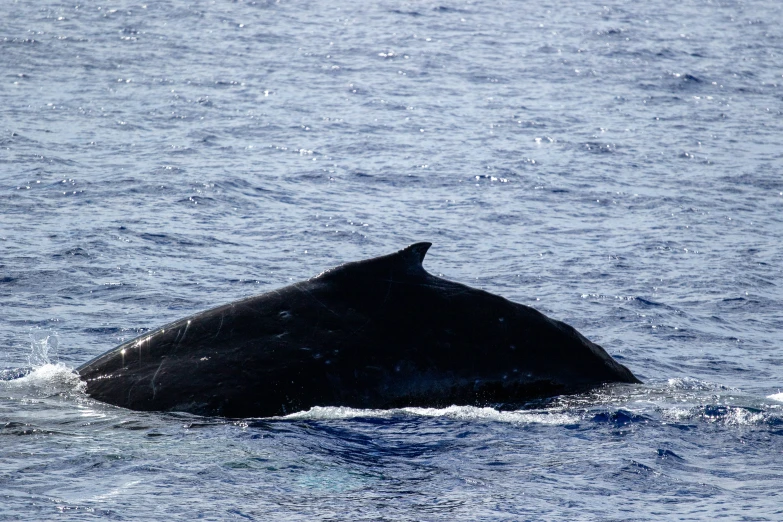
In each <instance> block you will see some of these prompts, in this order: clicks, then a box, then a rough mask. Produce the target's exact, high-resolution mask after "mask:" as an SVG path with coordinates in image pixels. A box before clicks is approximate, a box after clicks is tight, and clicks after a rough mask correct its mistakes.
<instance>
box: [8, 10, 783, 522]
mask: <svg viewBox="0 0 783 522" xmlns="http://www.w3.org/2000/svg"><path fill="white" fill-rule="evenodd" d="M0 20H2V21H1V22H0V100H1V101H2V103H1V104H0V303H2V306H1V309H2V313H1V314H0V364H2V368H3V370H1V371H2V375H0V378H1V379H2V380H0V519H25V520H41V519H50V518H62V519H69V518H72V519H81V518H83V517H84V516H85V514H86V513H89V514H93V515H100V516H103V517H106V518H113V519H149V520H153V519H160V518H163V517H166V518H187V519H192V518H199V517H200V518H204V519H215V520H218V519H232V518H236V519H256V520H270V519H279V520H285V519H290V520H304V519H308V520H309V519H314V518H317V519H335V520H337V519H340V520H343V519H352V520H358V519H373V520H376V519H377V520H411V519H417V520H444V519H449V520H541V519H545V520H661V519H668V520H712V519H715V518H719V517H723V518H726V519H729V520H739V519H743V520H780V519H783V498H782V497H781V484H783V464H781V462H780V456H781V453H782V452H783V394H781V391H783V375H781V363H783V292H781V275H782V274H781V272H782V269H781V267H783V248H782V247H781V243H782V242H783V148H782V147H781V146H780V143H781V142H783V118H781V111H782V110H783V58H782V56H783V6H782V5H781V4H780V3H778V2H774V1H771V0H767V1H762V0H759V1H744V2H740V1H713V2H710V1H689V0H686V1H684V2H678V3H676V4H674V5H672V4H670V3H664V2H660V1H653V2H647V3H635V4H626V3H624V2H608V3H607V2H589V1H572V2H567V3H556V2H551V3H550V2H464V1H461V2H446V3H444V2H429V1H419V2H416V1H408V2H388V1H386V2H376V3H372V4H371V5H370V4H356V3H355V2H354V3H350V2H343V3H338V2H331V1H322V2H290V3H289V2H280V3H275V2H227V1H220V0H218V1H215V2H207V1H194V2H149V3H147V4H142V3H134V2H122V1H118V2H105V3H100V2H99V3H94V2H84V3H78V4H77V3H76V2H69V3H65V2H56V1H42V2H13V1H9V2H4V3H2V5H0ZM424 240H427V241H432V242H433V243H434V246H433V248H432V249H431V251H430V253H429V254H428V257H427V260H426V261H425V267H427V268H428V269H429V270H430V271H431V272H433V273H435V274H443V275H444V276H445V277H448V278H450V279H454V280H457V281H460V282H464V283H468V284H471V285H473V286H478V287H481V288H484V289H487V290H489V291H492V292H494V293H498V294H501V295H504V296H505V297H508V298H510V299H512V300H515V301H518V302H521V303H525V304H529V305H532V306H535V307H536V308H538V309H540V310H542V311H543V312H545V313H547V314H548V315H551V316H553V317H555V318H558V319H562V320H565V321H567V322H569V323H570V324H572V325H574V326H575V327H577V328H578V329H579V330H580V331H581V332H582V333H584V334H585V335H586V336H587V337H589V338H590V339H592V340H594V341H596V342H598V343H599V344H601V345H602V346H604V347H605V348H606V349H607V351H609V352H610V353H611V354H612V355H613V356H615V357H616V358H617V359H618V360H620V361H621V362H623V363H624V364H626V365H627V366H629V367H630V368H631V369H632V370H633V371H634V372H635V373H636V374H637V375H638V376H640V377H641V378H642V379H644V381H645V383H646V384H644V385H642V386H631V387H616V388H607V389H604V390H598V391H596V392H595V393H594V394H591V395H588V396H580V397H564V398H561V399H558V400H557V401H555V402H554V403H553V404H550V405H548V407H547V408H545V409H529V410H524V411H520V412H503V413H499V412H496V411H494V410H487V409H479V408H464V407H452V408H447V409H445V410H422V409H410V410H400V411H360V410H344V409H337V408H326V409H316V410H313V411H310V412H304V413H300V414H295V415H293V416H291V417H290V418H286V419H273V420H249V421H245V422H234V421H227V420H224V419H206V418H199V417H194V416H189V415H181V414H149V413H137V412H131V411H127V410H121V409H118V408H114V407H111V406H107V405H103V404H100V403H97V402H95V401H92V400H90V399H88V398H87V397H85V396H84V394H83V393H82V392H81V391H80V386H79V383H78V381H77V380H76V379H75V378H74V377H73V375H72V374H71V373H70V371H69V368H73V367H75V366H77V365H78V364H80V363H82V362H84V361H86V360H88V359H90V358H91V357H93V356H95V355H97V354H99V353H101V352H103V351H105V350H107V349H109V348H111V347H113V346H114V345H116V344H118V343H119V342H120V341H122V340H125V339H128V338H130V337H132V336H135V335H137V334H138V333H140V332H143V331H145V330H146V329H149V328H154V327H157V326H159V325H161V324H163V323H165V322H167V321H170V320H174V319H178V318H180V317H183V316H185V315H187V314H189V313H192V312H196V311H199V310H202V309H205V308H207V307H210V306H213V305H217V304H221V303H224V302H228V301H231V300H234V299H237V298H239V297H242V296H246V295H251V294H254V293H259V292H262V291H265V290H270V289H273V288H276V287H279V286H283V285H285V284H288V283H289V282H291V281H292V280H301V279H304V278H307V277H309V276H311V275H314V274H316V273H318V272H320V271H321V270H323V269H324V268H327V267H330V266H333V265H335V264H337V263H340V262H343V261H348V260H356V259H361V258H366V257H371V256H375V255H380V254H385V253H389V252H392V251H394V250H397V249H399V248H402V247H403V246H406V245H407V244H409V243H412V242H414V241H424Z"/></svg>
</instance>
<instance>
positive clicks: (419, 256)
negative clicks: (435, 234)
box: [392, 242, 432, 270]
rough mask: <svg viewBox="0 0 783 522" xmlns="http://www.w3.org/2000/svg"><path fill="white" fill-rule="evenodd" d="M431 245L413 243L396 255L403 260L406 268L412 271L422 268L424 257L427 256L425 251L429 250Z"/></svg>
mask: <svg viewBox="0 0 783 522" xmlns="http://www.w3.org/2000/svg"><path fill="white" fill-rule="evenodd" d="M431 246H432V243H427V242H422V243H414V244H412V245H411V246H409V247H405V248H403V249H402V250H400V251H399V252H397V253H396V254H392V255H397V256H400V257H402V258H403V260H404V263H405V265H406V267H408V268H412V269H414V270H415V269H419V268H423V267H422V266H421V265H422V263H423V262H424V256H425V255H426V254H427V250H429V249H430V247H431Z"/></svg>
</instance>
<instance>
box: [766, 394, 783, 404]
mask: <svg viewBox="0 0 783 522" xmlns="http://www.w3.org/2000/svg"><path fill="white" fill-rule="evenodd" d="M767 399H772V400H773V401H778V402H783V392H778V393H773V394H772V395H767Z"/></svg>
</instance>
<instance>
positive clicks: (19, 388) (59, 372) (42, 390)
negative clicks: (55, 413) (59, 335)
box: [0, 363, 86, 395]
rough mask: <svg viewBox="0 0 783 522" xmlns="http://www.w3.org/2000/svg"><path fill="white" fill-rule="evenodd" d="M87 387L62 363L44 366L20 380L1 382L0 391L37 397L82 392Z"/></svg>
mask: <svg viewBox="0 0 783 522" xmlns="http://www.w3.org/2000/svg"><path fill="white" fill-rule="evenodd" d="M85 387H86V383H84V381H82V380H81V379H79V376H78V375H77V374H76V372H74V371H73V369H72V368H69V367H67V366H65V365H64V364H62V363H57V364H44V365H42V366H39V367H37V368H34V369H33V371H31V372H30V373H28V374H27V375H24V376H22V377H19V378H18V379H13V380H10V381H0V389H4V390H8V391H15V392H21V393H24V394H28V393H32V394H36V395H38V394H46V395H52V394H55V393H61V392H69V391H82V390H84V388H85Z"/></svg>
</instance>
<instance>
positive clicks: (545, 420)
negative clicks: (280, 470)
mask: <svg viewBox="0 0 783 522" xmlns="http://www.w3.org/2000/svg"><path fill="white" fill-rule="evenodd" d="M401 414H402V415H414V416H422V417H447V418H451V419H455V420H489V421H497V422H508V423H513V424H553V425H561V424H573V423H575V422H578V421H579V420H580V418H579V417H578V416H576V415H572V414H567V413H562V412H561V411H559V410H558V411H549V410H532V411H498V410H496V409H494V408H478V407H476V406H449V407H447V408H401V409H394V410H369V409H368V410H363V409H358V408H347V407H344V406H315V407H313V408H310V409H309V410H307V411H300V412H297V413H292V414H291V415H286V416H285V417H283V418H284V419H311V420H336V419H351V418H356V417H364V418H367V417H374V418H392V417H395V416H399V415H401Z"/></svg>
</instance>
